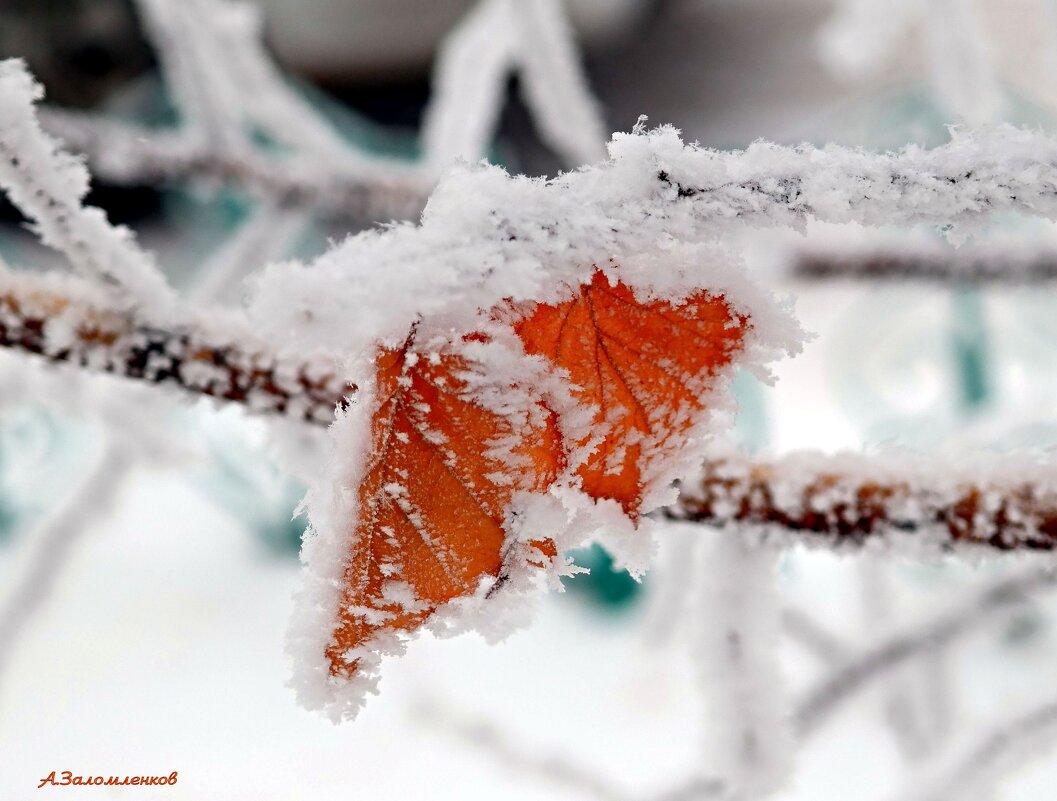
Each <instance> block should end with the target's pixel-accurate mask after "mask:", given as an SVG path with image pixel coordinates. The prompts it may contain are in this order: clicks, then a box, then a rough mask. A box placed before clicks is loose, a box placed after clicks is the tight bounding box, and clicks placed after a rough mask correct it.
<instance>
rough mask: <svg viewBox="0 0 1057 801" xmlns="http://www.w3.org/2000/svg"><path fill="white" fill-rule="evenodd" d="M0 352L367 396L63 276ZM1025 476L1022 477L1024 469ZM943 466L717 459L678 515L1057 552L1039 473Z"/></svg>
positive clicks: (240, 393)
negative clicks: (162, 320)
mask: <svg viewBox="0 0 1057 801" xmlns="http://www.w3.org/2000/svg"><path fill="white" fill-rule="evenodd" d="M0 347H6V348H11V349H13V350H20V351H23V352H26V353H31V354H37V355H40V356H43V357H44V358H47V359H49V360H51V361H54V362H64V363H68V364H73V365H76V366H79V367H84V368H87V369H90V370H95V371H101V372H106V373H112V374H114V375H120V376H124V377H126V378H134V379H139V380H142V381H148V382H151V383H155V384H168V385H171V386H174V387H177V388H178V389H180V390H182V391H183V392H185V393H189V394H196V395H207V396H209V397H213V398H217V399H218V400H226V401H234V402H236V403H242V404H244V405H245V406H246V407H247V408H248V409H249V410H250V411H252V412H257V413H271V414H283V415H286V416H289V417H292V418H295V419H302V420H306V421H309V422H312V423H317V424H321V425H327V424H329V423H330V421H331V420H332V419H333V415H334V409H335V408H336V407H338V406H342V405H344V404H346V403H347V402H348V399H349V398H350V397H351V396H353V395H354V394H355V391H356V388H355V387H354V386H352V385H350V384H348V383H347V382H345V381H343V380H341V379H340V378H339V377H338V372H337V370H336V368H335V364H334V362H333V360H332V358H331V357H330V356H329V355H327V354H308V355H306V354H281V353H276V352H275V351H274V350H273V349H271V348H269V347H268V345H267V343H265V342H262V341H260V340H259V339H256V338H255V337H253V336H252V335H251V334H249V333H247V332H246V331H245V330H243V329H241V328H240V327H239V325H238V324H236V323H233V322H230V321H229V322H227V323H223V324H220V323H217V322H213V323H212V324H210V323H208V322H198V323H195V322H189V323H188V324H186V325H184V326H182V327H178V328H164V327H160V326H157V325H153V324H151V323H150V321H144V320H140V319H137V317H136V315H135V314H134V313H133V312H128V311H121V310H119V309H118V308H116V307H114V306H113V305H112V304H107V303H106V296H105V295H101V294H99V292H98V291H97V290H93V289H92V288H91V287H86V286H84V285H78V284H76V283H74V282H70V281H57V280H54V276H34V275H25V274H14V273H11V272H0ZM1020 467H1023V465H1021V466H1020ZM952 471H953V468H952V466H951V465H946V464H927V465H921V464H918V463H915V462H913V461H911V460H906V461H903V462H899V463H897V464H895V465H894V466H893V464H891V463H888V462H882V461H881V460H878V459H871V458H869V457H860V458H859V459H858V460H857V461H856V460H854V459H849V458H847V457H842V458H840V459H834V458H827V457H818V456H816V457H800V458H799V459H797V458H793V459H788V460H786V461H784V462H777V463H772V464H753V463H750V462H748V461H746V460H744V459H740V458H733V457H728V458H724V459H717V460H713V461H711V462H709V463H708V464H707V465H706V466H705V472H704V475H703V477H702V479H701V480H700V481H699V482H697V483H696V484H695V485H692V486H691V485H686V486H684V487H683V492H682V494H681V496H680V499H679V502H678V503H677V504H676V505H675V506H672V507H669V508H668V509H666V510H664V511H663V512H662V514H663V515H664V516H666V517H668V518H669V519H676V520H685V521H691V522H697V523H704V524H708V525H714V526H722V525H726V524H730V523H750V524H756V525H759V526H762V527H765V528H767V529H769V530H771V531H778V532H784V533H790V534H800V535H803V536H804V537H806V538H807V539H809V540H816V541H818V542H825V543H826V544H828V545H839V544H843V543H850V544H861V543H863V542H865V541H866V540H868V539H871V538H877V537H882V536H884V535H886V534H891V533H892V532H893V531H902V532H913V533H916V534H920V535H921V536H920V537H919V539H921V540H923V541H926V542H929V541H931V542H934V543H935V544H936V545H938V546H939V547H940V548H947V549H949V548H952V547H954V546H955V545H956V544H958V543H971V544H976V545H986V546H990V547H992V548H996V549H999V550H1012V549H1026V550H1054V549H1057V491H1055V490H1054V489H1053V485H1052V483H1047V479H1048V476H1047V475H1046V472H1045V470H1044V468H1042V467H1041V466H1038V465H1036V466H1030V465H1029V466H1028V469H1027V470H1019V471H1018V470H1016V469H1014V470H1006V469H1002V470H993V471H991V472H990V474H989V475H990V476H991V477H990V478H987V477H983V476H977V477H975V478H974V477H972V476H968V477H965V478H961V479H958V478H952V477H951V474H952Z"/></svg>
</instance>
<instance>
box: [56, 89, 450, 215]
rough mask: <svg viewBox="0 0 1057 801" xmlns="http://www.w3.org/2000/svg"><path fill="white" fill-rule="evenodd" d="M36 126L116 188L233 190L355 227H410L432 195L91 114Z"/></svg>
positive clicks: (398, 182)
mask: <svg viewBox="0 0 1057 801" xmlns="http://www.w3.org/2000/svg"><path fill="white" fill-rule="evenodd" d="M40 118H41V123H42V125H43V126H44V127H45V128H46V129H47V130H48V131H49V132H50V133H52V134H54V135H55V136H57V137H59V138H60V139H62V140H63V141H64V142H65V143H66V146H67V147H68V148H69V149H70V150H72V151H74V152H77V153H82V154H84V155H85V156H86V157H87V158H88V161H89V163H90V164H91V165H92V170H93V172H94V174H95V175H96V176H97V177H99V178H103V179H105V180H108V181H112V182H114V183H118V184H132V185H143V186H161V185H166V184H173V183H182V182H183V183H186V182H191V183H198V184H200V185H203V186H207V187H208V186H213V187H218V186H235V187H238V188H240V189H243V190H245V191H247V192H249V193H251V194H253V195H256V196H259V197H261V198H263V199H267V200H268V201H270V202H273V203H275V204H278V205H286V206H294V207H301V208H305V209H307V210H309V211H313V212H315V213H317V214H319V215H321V216H323V217H328V218H336V219H338V220H343V221H353V222H356V223H362V222H364V221H365V220H367V221H369V220H391V219H397V220H407V219H414V218H416V217H417V216H418V215H419V213H420V212H421V211H422V208H423V207H424V206H425V204H426V198H427V197H428V195H429V191H430V189H431V188H432V182H431V181H430V180H428V179H427V178H425V177H424V176H423V175H420V174H418V173H416V172H413V171H411V170H409V169H407V170H403V171H401V170H399V169H393V170H389V171H387V172H386V173H382V172H380V171H379V172H377V173H375V172H372V173H369V174H367V175H364V174H362V173H350V172H342V171H340V170H335V169H333V168H332V167H331V166H330V165H326V164H322V163H320V162H317V161H314V160H308V159H279V158H269V157H268V156H266V155H264V154H262V153H258V152H256V151H251V150H247V149H240V150H238V151H223V150H218V149H217V148H215V147H213V146H209V145H208V144H204V143H201V142H200V141H199V140H197V139H190V138H187V137H184V136H182V135H179V134H176V133H172V132H167V131H157V130H154V129H150V128H144V127H142V126H137V125H132V124H129V123H123V122H117V121H115V120H112V119H109V118H106V117H101V116H98V115H94V114H86V113H79V112H72V111H61V110H58V109H54V108H46V109H41V111H40Z"/></svg>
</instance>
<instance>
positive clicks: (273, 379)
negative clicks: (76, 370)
mask: <svg viewBox="0 0 1057 801" xmlns="http://www.w3.org/2000/svg"><path fill="white" fill-rule="evenodd" d="M57 278H58V276H50V275H48V276H43V277H41V276H33V275H24V274H17V273H13V272H5V273H0V346H2V347H7V348H12V349H15V350H20V351H23V352H27V353H32V354H37V355H40V356H44V357H45V358H47V359H50V360H51V361H55V362H63V363H69V364H73V365H77V366H80V367H84V368H87V369H89V370H93V371H96V372H104V373H112V374H115V375H120V376H125V377H127V378H135V379H139V380H142V381H147V382H149V383H154V384H166V385H171V386H174V387H176V388H178V389H180V390H182V391H183V392H185V393H188V394H194V395H204V396H209V397H212V398H216V399H218V400H227V401H234V402H238V403H243V404H245V405H246V406H247V407H248V408H249V409H250V410H252V411H255V412H261V413H271V414H283V415H286V416H289V417H291V418H295V419H303V420H307V421H310V422H315V423H319V424H324V425H325V424H328V423H329V422H330V421H331V420H332V419H333V416H334V409H335V407H336V406H338V405H341V404H344V403H346V402H347V398H349V397H351V396H353V395H354V394H355V387H352V386H349V385H347V384H346V383H345V382H343V381H342V380H341V379H339V378H338V377H337V372H336V369H335V364H334V362H333V361H332V360H331V359H330V358H329V357H326V356H322V355H317V356H315V357H311V356H310V357H307V358H306V357H305V356H304V355H300V354H299V355H297V356H288V355H282V354H277V353H275V352H273V351H272V350H271V349H270V348H269V347H268V346H267V345H266V344H265V343H263V342H262V341H260V340H259V339H257V338H256V337H255V336H254V335H252V334H251V333H249V332H248V331H247V330H246V329H245V328H242V327H241V326H240V325H239V324H238V321H237V320H223V321H221V320H217V319H213V320H212V321H206V320H202V321H193V320H192V321H188V322H187V323H186V324H185V325H183V326H182V327H177V328H165V327H160V326H156V325H154V324H153V323H152V322H151V321H148V320H144V319H142V318H139V317H137V316H135V315H134V314H132V313H130V312H128V311H125V310H122V309H120V308H114V307H112V306H109V305H107V298H106V297H105V295H102V294H100V293H99V292H98V291H96V290H94V289H93V288H92V287H89V286H85V285H83V284H79V283H76V282H72V281H61V280H56V279H57ZM215 317H217V315H216V314H214V318H215Z"/></svg>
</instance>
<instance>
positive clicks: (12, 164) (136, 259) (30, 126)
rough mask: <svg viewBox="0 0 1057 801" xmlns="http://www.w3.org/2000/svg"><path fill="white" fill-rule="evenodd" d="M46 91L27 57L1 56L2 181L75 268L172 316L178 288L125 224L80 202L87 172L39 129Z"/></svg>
mask: <svg viewBox="0 0 1057 801" xmlns="http://www.w3.org/2000/svg"><path fill="white" fill-rule="evenodd" d="M42 94H43V90H42V89H41V87H40V85H39V84H37V83H36V82H35V81H34V80H33V78H32V77H31V76H30V75H29V73H28V72H27V71H26V68H25V65H24V64H23V63H22V62H21V61H18V60H15V59H9V60H6V61H2V62H0V187H2V188H3V190H4V191H5V192H6V193H7V196H8V198H10V200H11V202H12V203H14V205H15V206H17V207H18V209H19V210H20V211H21V212H22V213H23V214H25V215H26V216H27V217H28V218H29V219H31V220H33V222H34V223H35V227H36V230H37V233H38V234H39V235H40V238H41V240H42V241H43V242H44V243H45V244H46V245H49V246H51V247H53V248H55V249H56V250H58V251H60V252H61V253H63V254H64V255H65V256H66V258H67V259H69V261H70V264H71V265H72V267H73V268H74V269H75V270H77V271H78V272H80V273H81V274H82V275H84V276H85V277H86V278H92V279H95V280H96V281H101V282H104V283H106V284H108V285H110V286H111V287H112V288H114V289H116V290H117V293H118V294H120V295H121V296H122V297H123V298H124V300H125V302H126V303H129V304H138V305H145V306H148V307H149V308H151V310H152V312H153V313H154V314H155V315H164V314H166V313H167V312H168V310H169V307H171V306H173V305H174V304H175V293H174V292H173V291H172V289H171V288H170V287H169V285H168V283H167V282H166V280H165V277H164V276H163V275H162V273H161V271H160V270H158V268H157V266H156V265H155V264H154V261H153V260H152V258H151V257H150V256H149V255H148V254H147V253H145V252H144V251H142V250H141V249H140V248H139V246H138V245H137V244H136V243H135V241H134V240H133V238H132V236H131V234H130V232H129V231H128V230H127V229H124V228H117V227H114V226H112V225H110V223H109V222H108V221H107V219H106V215H105V214H104V213H103V212H102V211H101V210H99V209H96V208H90V207H84V206H82V205H81V200H82V198H83V197H84V195H85V193H86V192H87V191H88V181H89V177H88V172H87V170H85V169H84V166H83V165H82V164H81V163H80V162H79V161H78V160H76V159H75V158H73V157H72V156H70V155H68V154H67V153H65V152H63V151H62V150H61V149H60V148H59V143H58V142H56V141H55V140H54V139H52V138H51V137H49V136H48V135H46V134H45V133H44V132H43V131H42V130H41V128H40V125H39V123H38V121H37V118H36V114H35V107H34V104H35V103H36V101H37V100H39V99H40V98H41V96H42Z"/></svg>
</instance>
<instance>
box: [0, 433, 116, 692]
mask: <svg viewBox="0 0 1057 801" xmlns="http://www.w3.org/2000/svg"><path fill="white" fill-rule="evenodd" d="M133 450H134V449H133V448H132V447H131V445H130V443H129V442H127V441H125V440H124V439H122V438H121V436H120V435H117V436H115V438H114V439H112V440H111V441H110V442H109V443H108V444H107V445H106V446H105V450H104V452H103V455H102V456H101V457H100V459H99V462H98V464H96V466H95V467H94V468H93V469H92V471H91V473H90V474H89V475H88V477H87V478H86V479H85V480H84V481H83V482H82V483H81V485H80V486H79V487H77V489H76V490H75V491H74V493H73V494H72V495H71V496H70V497H69V498H67V499H66V500H65V502H64V503H62V504H61V505H60V506H59V507H58V508H57V509H55V510H54V511H53V512H52V514H51V515H50V516H49V517H48V518H47V519H46V520H45V521H44V522H43V523H42V524H41V525H40V527H39V528H38V530H37V531H36V532H34V533H33V535H32V547H33V552H32V555H31V558H30V564H29V566H28V568H27V569H26V570H24V571H23V572H22V574H21V577H20V578H19V580H18V581H17V582H16V583H15V584H14V586H13V587H12V589H11V590H10V591H9V592H8V593H7V595H6V597H5V598H4V600H3V604H2V605H0V677H2V676H3V674H4V671H5V670H6V668H7V663H8V660H9V659H10V658H11V655H12V653H13V652H14V649H15V644H16V643H17V641H18V639H19V637H20V636H21V635H22V633H23V632H24V631H25V628H26V625H27V624H28V623H29V622H30V621H32V620H33V618H34V616H35V614H36V613H37V612H38V611H39V609H40V607H41V606H43V604H44V603H45V602H46V601H47V599H48V598H49V597H50V596H51V591H52V589H53V586H54V582H55V580H56V578H57V577H58V576H59V575H61V571H60V570H59V569H57V566H58V565H61V564H63V563H64V562H65V561H66V560H67V558H68V556H69V551H70V549H71V548H72V547H73V546H74V544H75V543H76V542H77V540H78V535H79V534H80V533H81V532H82V531H84V530H85V529H87V528H89V527H91V526H92V525H94V524H95V523H96V522H97V521H99V520H100V519H102V518H104V517H106V515H108V514H109V513H110V510H111V508H112V507H113V505H114V501H115V500H116V498H117V496H118V494H119V493H120V491H121V488H122V487H123V486H124V485H123V484H122V482H121V481H120V480H117V479H118V477H120V476H121V475H122V474H123V473H124V471H125V469H126V468H127V467H128V465H129V464H131V463H132V461H133V458H134V457H133Z"/></svg>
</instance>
